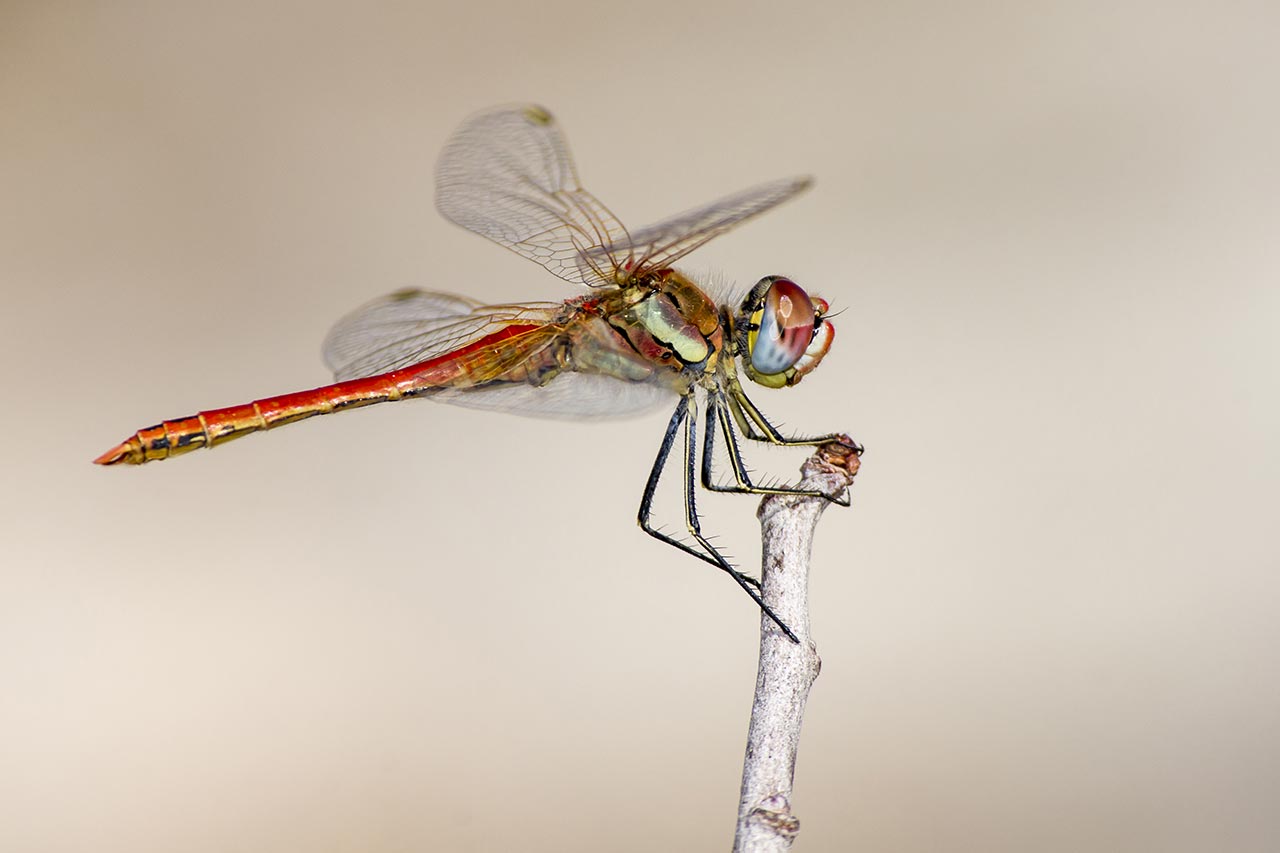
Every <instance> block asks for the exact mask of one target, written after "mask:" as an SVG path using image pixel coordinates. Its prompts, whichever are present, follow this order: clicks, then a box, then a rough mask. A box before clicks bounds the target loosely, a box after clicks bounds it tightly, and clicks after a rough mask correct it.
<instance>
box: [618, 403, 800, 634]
mask: <svg viewBox="0 0 1280 853" xmlns="http://www.w3.org/2000/svg"><path fill="white" fill-rule="evenodd" d="M681 426H684V445H685V471H684V505H685V526H686V527H687V528H688V530H689V533H690V535H691V536H693V538H694V540H695V541H696V542H697V543H698V544H699V545H701V546H702V550H699V549H697V548H694V547H693V546H692V545H689V544H688V543H686V542H681V541H680V540H679V539H676V538H674V537H672V536H669V535H667V534H666V533H663V532H662V531H660V530H658V529H656V528H654V527H653V525H652V524H650V515H651V511H652V508H653V496H654V493H655V492H656V491H657V488H658V480H659V478H660V477H661V476H662V471H663V469H664V468H666V465H667V460H668V459H669V458H670V456H671V448H672V446H673V445H674V444H675V439H676V433H677V432H678V431H679V430H680V427H681ZM696 435H697V414H696V412H695V411H694V410H692V409H691V406H690V399H689V397H682V398H681V399H680V404H679V405H678V406H676V410H675V412H674V413H673V414H672V415H671V420H670V421H669V422H668V423H667V431H666V434H665V435H664V436H663V437H662V445H661V447H659V448H658V457H657V459H655V460H654V463H653V469H652V470H651V471H650V472H649V479H648V481H647V482H646V483H645V487H644V496H643V497H642V498H641V499H640V514H639V522H640V528H641V529H642V530H644V532H645V533H648V534H649V535H650V536H652V537H654V538H655V539H659V540H661V541H663V542H666V543H667V544H668V545H674V546H675V547H676V548H679V549H680V550H681V551H684V552H685V553H687V554H692V555H693V556H695V557H697V558H698V559H700V560H702V561H703V562H707V563H710V564H711V565H713V566H715V567H716V568H718V569H720V570H721V571H724V572H726V573H728V575H729V576H730V577H731V578H733V579H734V581H735V582H736V583H737V584H738V586H740V587H742V589H743V590H744V591H745V592H746V593H747V595H749V596H751V600H752V601H754V602H755V603H756V606H758V607H759V608H760V610H761V612H763V613H764V614H765V615H766V616H768V617H769V618H770V619H772V620H773V621H774V623H775V624H776V625H777V626H778V627H779V628H781V629H782V632H783V633H784V634H786V635H787V637H788V638H790V639H791V641H792V642H795V643H798V642H800V640H799V638H798V637H796V635H795V632H793V631H792V630H791V629H790V628H789V627H787V624H786V623H785V622H783V621H782V620H781V619H780V618H779V617H778V615H777V614H776V613H774V612H773V610H772V609H771V608H770V607H769V605H767V604H765V603H764V600H763V599H762V598H761V597H760V593H759V591H758V590H757V589H756V587H758V586H759V582H758V581H756V580H755V579H754V578H751V577H748V576H746V575H744V574H743V573H742V572H740V571H738V570H737V569H735V568H734V567H733V566H732V565H730V563H729V561H728V560H726V559H725V558H724V556H723V555H721V553H720V552H719V551H717V550H716V549H715V546H713V545H712V544H711V543H710V542H709V541H707V538H706V537H705V536H703V535H702V529H701V525H700V524H699V523H698V510H697V506H696V504H695V502H694V478H695V471H696V468H697V458H696V457H697V449H698V448H697V439H696V437H695V436H696Z"/></svg>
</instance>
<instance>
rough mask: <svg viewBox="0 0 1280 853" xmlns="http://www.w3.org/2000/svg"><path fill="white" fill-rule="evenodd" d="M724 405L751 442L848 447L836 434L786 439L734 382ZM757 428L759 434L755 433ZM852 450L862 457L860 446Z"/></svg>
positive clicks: (791, 445)
mask: <svg viewBox="0 0 1280 853" xmlns="http://www.w3.org/2000/svg"><path fill="white" fill-rule="evenodd" d="M725 403H726V404H727V405H728V407H729V410H730V411H731V412H732V413H733V419H734V420H736V421H737V422H738V427H739V428H740V429H741V430H742V434H743V435H745V436H746V437H747V438H749V439H751V440H752V441H766V442H768V443H769V444H776V445H779V446H780V447H815V446H817V445H821V444H831V443H833V442H834V443H835V444H844V445H846V446H847V445H848V440H847V438H846V437H845V436H843V435H838V434H836V433H831V434H830V435H819V436H814V437H812V438H787V437H786V436H784V435H783V434H782V433H780V432H778V429H777V427H775V426H774V425H773V424H771V423H769V419H768V418H766V417H765V416H764V413H763V412H761V411H760V410H759V409H757V408H756V404H755V403H753V402H751V398H750V397H748V396H747V392H746V391H743V390H742V385H741V384H740V383H738V382H736V381H734V382H732V383H731V384H730V386H729V394H728V396H727V397H725ZM748 419H749V420H748ZM757 428H758V429H759V430H760V432H757V431H756V429H757ZM761 433H763V434H761ZM853 449H854V450H855V451H857V453H858V455H862V445H860V444H856V443H855V444H854V445H853Z"/></svg>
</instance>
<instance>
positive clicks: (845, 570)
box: [0, 0, 1280, 853]
mask: <svg viewBox="0 0 1280 853" xmlns="http://www.w3.org/2000/svg"><path fill="white" fill-rule="evenodd" d="M1278 26H1280V11H1277V8H1276V6H1275V4H1273V3H1267V2H1257V3H1247V2H1239V3H1235V2H1228V3H1222V2H1215V3H1208V2H1190V3H1180V4H1175V5H1174V6H1170V5H1169V4H1163V3H1155V2H1120V3H1115V2H1108V3H1092V2H1084V3H1078V2H1072V3H1049V2H1029V3H1021V4H1007V3H986V2H978V3H965V4H951V3H942V2H899V3H859V2H852V3H838V2H821V3H806V2H795V3H789V4H777V3H768V4H740V3H728V2H699V0H694V2H679V3H674V2H666V0H659V2H650V3H643V4H630V5H617V6H613V5H609V4H594V3H587V2H584V0H548V2H542V3H517V2H503V3H485V2H476V3H467V4H452V5H446V4H443V3H421V4H412V3H359V4H356V3H351V4H340V3H301V2H297V3H291V2H272V3H252V4H250V3H245V4H238V3H232V4H218V5H217V6H216V8H215V7H213V6H206V5H203V4H185V3H141V2H118V3H115V2H113V3H70V2H68V3H64V2H14V0H9V2H6V3H4V4H3V5H0V332H2V335H0V353H2V355H3V358H2V359H0V365H2V367H0V371H3V374H2V375H3V383H4V387H5V390H6V392H7V393H6V401H5V402H4V403H3V404H2V406H0V413H2V417H3V436H4V441H5V443H6V445H7V446H8V447H9V451H8V454H7V457H8V458H7V465H6V472H5V476H4V481H5V487H4V488H3V489H2V490H0V692H2V695H3V698H0V849H3V850H6V851H10V850H12V851H90V850H92V851H108V850H112V851H114V850H120V851H130V852H131V853H143V851H173V850H182V851H187V853H199V851H227V850H242V851H266V850H273V851H274V850H304V849H305V850H312V851H410V850H516V849H518V850H529V851H533V850H548V851H595V850H613V851H652V850H716V849H720V850H723V849H727V848H728V846H729V844H730V840H731V837H732V832H733V825H734V818H735V811H736V805H737V797H738V784H739V774H740V765H741V758H742V749H743V743H744V737H745V730H746V724H747V717H748V712H749V705H750V697H751V693H752V688H753V682H754V673H755V663H756V642H757V631H758V614H757V613H756V611H755V610H754V609H753V607H752V605H751V604H750V602H749V601H748V600H747V599H746V597H745V596H743V595H742V593H741V592H739V591H738V590H737V589H736V588H735V587H734V585H733V584H732V583H730V582H729V581H728V580H727V579H726V578H724V577H723V576H721V575H719V574H718V573H716V572H715V571H713V570H711V569H709V568H708V567H706V566H705V565H703V564H701V563H698V562H697V561H695V560H692V559H691V558H687V557H684V556H682V555H680V554H678V553H677V552H675V551H674V550H673V549H670V548H667V547H665V546H662V545H660V544H658V543H656V542H654V541H652V540H650V539H648V538H647V537H645V536H644V535H643V534H642V533H641V532H640V531H639V530H638V529H637V528H636V526H635V522H634V515H635V510H636V506H637V504H638V501H639V497H640V491H641V487H642V486H643V482H644V478H645V476H646V474H647V472H648V468H649V465H650V464H651V462H652V458H653V454H654V452H655V451H656V448H657V444H658V440H659V438H660V436H661V431H662V428H663V426H664V424H665V418H666V416H667V415H666V413H655V414H653V415H650V416H646V417H642V418H638V419H635V420H628V421H617V422H603V423H568V424H567V423H557V422H546V421H534V420H524V419H519V418H515V417H510V416H503V415H496V414H489V413H485V412H478V411H470V410H464V409H455V408H451V407H446V406H435V405H431V404H429V403H408V404H404V405H398V406H383V407H376V408H374V409H369V410H364V411H360V412H355V413H350V414H346V415H343V416H342V417H336V418H323V419H320V420H316V421H311V422H308V423H307V424H305V425H299V426H294V427H290V428H288V429H283V430H280V431H276V432H272V433H271V434H268V435H264V436H256V437H253V438H250V439H247V440H245V441H243V442H239V443H236V444H235V445H233V446H230V447H227V448H223V449H219V450H217V451H215V452H212V453H206V452H202V453H197V454H194V455H192V456H188V457H185V458H183V459H182V460H181V461H176V462H172V463H168V464H162V465H149V466H146V467H145V468H141V469H130V470H119V469H112V470H106V469H101V468H97V467H95V466H93V465H91V464H89V461H90V460H91V459H92V458H93V457H94V456H96V455H97V454H98V453H100V452H102V451H103V450H105V449H107V448H108V447H109V446H111V445H112V444H114V443H116V442H118V441H120V440H121V439H123V438H124V437H125V436H126V435H128V434H129V433H131V432H132V431H133V430H134V429H137V428H138V427H141V426H145V425H148V424H152V423H155V422H156V421H158V420H160V419H162V418H168V417H177V416H182V415H187V414H191V413H193V412H194V411H196V410H197V409H201V408H215V407H220V406H226V405H231V404H233V403H241V402H247V401H249V400H251V399H254V398H257V397H263V396H268V395H271V394H276V393H281V392H285V391H292V390H298V389H302V388H309V387H314V386H316V385H320V384H324V383H325V382H327V381H328V376H327V374H326V372H325V369H324V367H323V365H322V363H321V361H320V358H319V345H320V342H321V340H322V339H323V337H324V334H325V332H326V331H327V329H328V327H329V326H330V325H331V324H332V323H333V322H334V321H336V320H337V319H338V318H339V317H340V316H342V315H343V314H344V313H346V312H347V311H349V310H350V309H352V308H354V307H355V306H357V305H359V304H361V303H363V302H365V301H367V300H369V299H371V298H374V297H376V296H378V295H380V294H383V293H386V292H389V291H392V290H395V289H398V288H403V287H409V286H416V287H426V288H435V289H444V290H451V291H458V292H463V293H466V294H468V295H471V296H474V297H477V298H480V299H483V300H486V301H493V302H500V301H510V300H542V299H562V298H567V297H569V296H572V295H574V293H575V291H574V290H573V289H572V288H571V287H570V286H569V285H566V284H565V283H563V282H561V281H559V280H558V279H556V278H554V277H552V276H550V275H548V274H547V273H546V272H544V271H543V270H541V269H539V268H538V267H536V266H535V265H533V264H530V263H528V262H527V261H524V260H522V259H520V258H518V257H516V256H515V255H512V254H510V253H508V252H504V251H503V250H501V249H500V248H498V247H496V246H494V245H491V244H489V243H487V242H486V241H484V240H482V239H481V238H479V237H475V236H473V235H470V234H467V233H465V232H463V231H461V230H459V229H457V228H456V227H454V226H451V225H449V224H448V223H446V222H445V221H444V220H442V219H441V218H440V217H439V216H438V215H437V214H436V212H435V210H434V207H433V202H432V193H433V189H432V174H433V168H434V163H435V157H436V154H437V152H438V151H439V150H440V148H441V146H442V144H443V142H444V141H445V139H446V138H447V136H448V134H449V133H450V132H451V131H452V130H453V129H454V128H455V127H456V126H457V125H458V123H459V122H460V121H461V120H462V119H464V118H465V117H466V116H467V115H469V114H470V113H472V112H474V111H476V110H479V109H483V108H485V107H488V106H491V105H493V104H496V103H503V102H509V101H523V100H530V101H537V102H540V103H543V104H545V105H547V106H548V107H549V108H550V109H552V110H553V111H554V112H555V113H556V114H557V116H558V117H559V119H560V121H561V122H562V125H563V126H564V128H565V129H566V132H567V133H568V136H569V138H570V140H571V142H572V144H573V146H574V150H575V154H576V157H577V160H578V165H579V169H580V172H581V174H582V175H583V177H584V181H585V183H586V184H587V186H588V187H590V188H591V189H592V190H593V191H594V192H595V193H596V194H597V195H599V196H600V197H601V198H602V199H603V200H605V202H606V203H608V204H609V205H610V206H611V207H613V209H614V210H615V212H617V213H618V214H619V215H620V216H621V217H622V219H623V220H624V221H625V222H628V223H631V224H633V225H639V224H642V223H645V222H649V221H652V220H655V219H658V218H661V217H663V216H666V215H668V214H671V213H675V212H677V211H680V210H683V209H685V208H688V207H691V206H693V205H696V204H700V203H702V202H705V201H708V200H710V199H713V198H715V197H717V196H719V195H722V194H725V193H728V192H731V191H735V190H738V189H741V188H743V187H746V186H749V185H751V184H754V183H756V182H759V181H764V180H769V179H773V178H777V177H782V176H785V175H790V174H798V173H799V174H803V173H812V174H813V175H815V176H816V178H817V183H816V185H815V187H814V189H813V190H812V191H811V192H809V193H808V194H806V195H805V196H803V197H801V198H800V199H798V200H796V201H794V202H792V203H789V204H787V205H786V206H784V207H781V208H779V209H778V210H776V211H773V212H771V213H769V214H768V215H766V216H765V217H762V218H761V219H760V220H758V221H755V222H752V223H750V224H747V225H745V226H743V227H742V228H741V229H740V230H738V231H735V232H734V233H733V234H731V235H728V236H725V237H722V238H720V239H718V240H716V241H715V242H714V243H712V244H710V245H708V246H707V247H705V248H704V249H702V250H699V251H698V252H697V253H696V254H694V255H692V256H691V257H689V258H688V259H687V263H686V265H685V266H686V268H687V269H688V270H689V271H691V272H694V273H696V274H698V275H708V276H711V277H718V278H722V279H726V280H731V281H737V282H739V283H746V284H749V283H751V282H754V281H755V280H756V279H757V278H759V277H760V276H762V275H765V274H769V273H783V274H787V275H789V276H791V277H793V278H794V279H795V280H797V281H798V282H800V283H801V284H802V285H803V286H805V287H807V288H809V289H810V290H811V291H813V292H816V293H820V294H822V295H823V296H825V297H826V298H828V299H829V300H830V301H831V302H832V304H833V306H834V307H835V308H836V309H837V310H843V313H842V314H840V316H839V317H838V318H837V320H836V323H837V327H838V334H837V337H836V341H835V345H834V347H833V349H832V351H831V354H830V355H829V356H828V357H827V359H826V361H825V362H824V363H823V365H822V368H821V369H820V370H819V371H817V372H816V373H814V374H813V375H812V376H811V377H809V378H808V379H807V380H806V381H805V383H804V384H803V385H802V386H800V387H798V388H795V389H789V390H786V391H779V392H770V391H767V390H763V389H761V390H760V391H758V392H757V393H756V394H755V399H756V401H757V402H758V403H759V404H760V406H761V407H762V408H763V409H764V411H766V412H767V413H769V414H770V415H771V416H772V417H773V418H775V419H776V420H778V421H779V422H781V423H783V424H785V425H786V427H787V428H788V429H791V430H795V431H804V432H813V431H826V430H843V431H847V432H849V433H851V434H852V435H853V436H855V437H856V438H858V439H859V440H860V441H862V442H863V443H865V444H866V446H867V455H866V457H865V459H864V464H863V469H862V472H861V474H860V475H859V477H858V483H857V485H856V487H855V489H854V493H853V506H852V508H850V509H844V510H840V509H832V510H831V511H830V512H828V513H827V515H826V516H825V518H824V519H823V522H822V524H821V526H820V528H819V531H818V541H817V544H816V548H815V553H814V561H813V578H812V596H813V622H814V627H813V630H814V635H815V638H816V640H817V642H818V645H819V650H820V652H821V654H822V657H823V661H824V668H823V671H822V676H821V678H820V679H819V680H818V683H817V685H816V686H815V688H814V691H813V694H812V696H811V697H810V703H809V711H808V716H807V719H806V724H805V731H804V739H803V743H802V748H801V753H800V759H799V766H798V768H797V783H796V792H795V800H794V805H795V810H796V814H797V815H798V816H799V818H800V819H801V822H802V826H803V828H802V832H801V835H800V837H799V840H798V842H797V849H800V850H815V851H816V850H876V851H937V850H966V851H967V850H974V851H1027V850H1035V851H1080V850H1090V851H1126V852H1128V851H1162V853H1169V851H1262V850H1275V849H1277V847H1278V846H1280V814H1278V813H1277V811H1276V808H1275V804H1276V795H1277V791H1278V790H1280V724H1278V723H1277V721H1278V720H1280V619H1278V618H1277V609H1278V608H1277V601H1278V599H1280V579H1278V577H1277V570H1280V544H1277V542H1278V540H1277V537H1276V521H1277V501H1276V496H1275V495H1276V488H1277V486H1276V484H1277V481H1278V480H1280V449H1278V448H1277V435H1278V434H1280V372H1278V370H1277V368H1278V367H1280V343H1277V331H1278V328H1277V327H1278V320H1280V288H1277V286H1276V279H1277V273H1280V253H1278V252H1277V248H1276V233H1277V225H1280V201H1278V200H1277V199H1278V198H1280V170H1278V168H1277V150H1280V107H1278V106H1277V98H1276V80H1277V79H1278V78H1277V74H1278V73H1280V61H1277V59H1276V53H1275V34H1276V32H1277V27H1278ZM803 456H804V454H803V453H801V452H794V451H793V452H773V453H771V452H763V451H756V452H755V453H754V455H753V456H752V461H753V463H754V464H755V466H756V468H757V469H759V470H762V471H767V472H771V473H773V474H775V475H776V476H778V477H781V478H793V477H794V476H795V475H796V471H797V468H798V465H799V463H800V461H801V460H802V458H803ZM755 506H756V502H755V501H754V500H752V499H749V498H743V497H738V496H722V495H716V496H707V497H705V498H703V500H702V507H703V509H704V510H705V521H704V523H705V526H706V528H707V529H708V530H710V531H712V532H714V533H716V534H718V535H719V536H720V539H719V540H718V541H719V542H720V543H721V544H722V545H723V546H724V547H725V549H726V550H727V551H729V552H730V553H731V554H734V555H735V556H736V557H737V558H738V559H739V560H740V561H741V563H742V564H743V565H744V566H746V567H748V568H751V569H753V570H754V569H755V567H756V565H757V563H758V556H757V555H758V544H757V543H758V535H757V528H756V523H755V519H754V510H755ZM660 511H661V512H664V513H665V516H664V518H665V520H666V523H667V524H668V526H670V527H672V528H674V529H679V527H680V524H681V521H680V514H679V507H678V505H677V504H676V502H675V500H674V497H673V494H672V493H671V492H670V491H668V492H666V493H665V495H664V504H663V508H662V509H661V510H660Z"/></svg>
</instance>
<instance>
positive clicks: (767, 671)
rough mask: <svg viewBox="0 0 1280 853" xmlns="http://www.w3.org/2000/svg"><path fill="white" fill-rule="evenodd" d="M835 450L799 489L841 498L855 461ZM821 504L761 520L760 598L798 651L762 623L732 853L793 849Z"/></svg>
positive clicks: (779, 499)
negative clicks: (813, 558)
mask: <svg viewBox="0 0 1280 853" xmlns="http://www.w3.org/2000/svg"><path fill="white" fill-rule="evenodd" d="M848 445H849V446H845V445H842V444H838V443H833V444H826V445H823V446H822V447H820V448H818V450H817V452H816V453H814V455H813V456H811V457H810V458H809V459H807V460H806V461H805V463H804V465H803V466H802V467H801V472H802V473H803V475H804V478H803V479H802V480H801V481H800V484H799V488H801V489H812V490H816V491H819V492H822V493H823V494H826V495H831V496H832V497H833V498H834V497H836V496H838V495H840V494H842V493H843V492H844V490H845V489H847V488H848V487H849V486H850V485H851V484H852V483H853V477H854V475H855V474H856V473H857V472H858V465H859V459H858V453H857V452H856V451H855V450H853V449H852V448H853V446H854V444H853V442H852V441H849V442H848ZM828 503H830V501H828V500H827V499H825V498H820V497H794V496H778V495H774V496H770V497H767V498H765V499H764V500H763V501H762V502H761V503H760V510H759V512H757V516H758V517H759V519H760V528H761V534H762V540H763V544H764V556H763V559H762V561H761V566H762V578H761V581H762V585H763V588H762V590H761V596H762V597H763V598H764V601H765V603H766V604H768V605H769V607H771V608H773V611H774V612H775V613H777V614H778V616H780V617H781V618H782V621H784V622H786V623H787V625H788V626H790V628H791V630H792V631H794V632H795V634H796V636H797V637H799V638H800V642H799V643H793V642H791V640H789V639H787V637H786V635H785V634H783V633H782V632H781V631H780V630H778V628H777V626H776V625H774V624H773V622H772V621H771V620H769V619H768V618H767V617H762V618H761V620H760V669H759V672H758V674H757V675H756V694H755V700H754V702H753V703H752V706H751V726H750V728H749V730H748V733H747V755H746V759H745V761H744V763H743V768H742V798H741V800H740V801H739V806H738V831H737V835H736V837H735V838H734V843H733V849H734V853H773V851H785V850H788V849H789V848H790V847H791V843H792V842H793V841H794V840H795V837H796V835H797V833H799V831H800V821H799V820H798V819H797V818H796V817H795V816H794V815H792V813H791V788H792V781H793V779H794V777H795V767H796V751H797V749H798V748H799V746H800V724H801V722H802V721H803V718H804V706H805V701H806V700H807V699H808V698H809V688H810V687H811V686H812V685H813V682H814V680H815V679H817V677H818V671H819V669H821V667H822V661H821V660H820V659H819V658H818V651H817V647H816V646H814V644H813V640H812V639H811V638H810V633H809V554H810V551H811V550H812V547H813V534H814V530H815V529H816V527H817V524H818V518H819V517H821V515H822V513H823V511H824V510H825V509H826V508H827V505H828Z"/></svg>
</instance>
